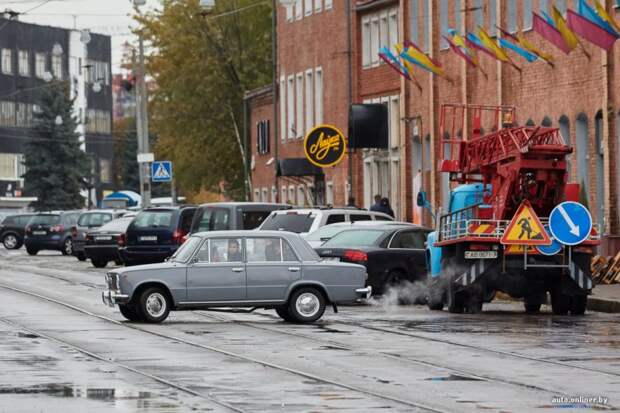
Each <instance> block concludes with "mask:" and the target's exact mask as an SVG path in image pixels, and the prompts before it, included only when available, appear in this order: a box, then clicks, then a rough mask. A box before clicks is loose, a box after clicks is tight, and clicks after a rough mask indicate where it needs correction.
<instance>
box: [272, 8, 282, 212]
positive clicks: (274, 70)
mask: <svg viewBox="0 0 620 413" xmlns="http://www.w3.org/2000/svg"><path fill="white" fill-rule="evenodd" d="M277 27H278V3H277V1H276V0H273V1H272V4H271V96H272V99H273V102H272V104H273V105H272V108H273V117H272V119H273V128H272V130H273V146H274V158H275V162H274V174H273V176H274V183H275V187H276V198H275V202H280V201H281V199H280V188H278V143H279V141H280V136H278V135H279V134H280V133H281V131H280V124H279V122H280V118H279V117H278V115H279V113H278V100H279V96H280V92H281V91H280V90H278V37H277V35H278V33H277Z"/></svg>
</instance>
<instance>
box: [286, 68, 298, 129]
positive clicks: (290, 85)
mask: <svg viewBox="0 0 620 413" xmlns="http://www.w3.org/2000/svg"><path fill="white" fill-rule="evenodd" d="M286 87H287V89H286V93H287V96H286V106H287V119H286V120H287V122H286V128H287V129H286V136H288V138H289V139H293V138H294V137H295V132H296V129H295V76H293V75H289V76H288V78H287V83H286Z"/></svg>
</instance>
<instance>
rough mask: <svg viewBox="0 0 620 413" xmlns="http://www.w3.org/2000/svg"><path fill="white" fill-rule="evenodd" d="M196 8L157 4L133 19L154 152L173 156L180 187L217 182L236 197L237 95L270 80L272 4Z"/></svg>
mask: <svg viewBox="0 0 620 413" xmlns="http://www.w3.org/2000/svg"><path fill="white" fill-rule="evenodd" d="M201 11H202V10H201V9H200V7H199V5H198V1H197V0H177V1H174V2H172V1H164V2H163V8H162V9H161V10H159V11H156V12H153V13H151V14H147V15H144V16H141V17H137V20H138V21H139V22H140V23H141V25H142V35H143V36H144V38H145V40H146V41H147V43H148V44H149V45H150V46H151V50H152V53H151V54H150V56H149V57H148V61H147V71H148V73H149V74H150V75H151V76H152V77H153V78H154V80H155V84H156V85H157V87H156V89H155V90H154V91H153V93H152V95H151V97H150V107H149V109H150V110H149V112H150V114H151V119H150V125H152V127H153V130H154V131H155V133H156V134H157V136H158V140H157V144H156V146H155V150H156V153H157V157H158V158H159V159H170V160H171V161H173V163H174V168H175V180H176V182H177V185H178V186H179V187H180V188H181V190H183V191H185V192H193V193H197V192H200V191H201V190H205V189H206V190H208V191H219V188H220V184H222V183H224V184H223V185H222V186H223V188H224V191H225V193H226V194H225V195H226V196H227V197H228V198H232V199H241V198H242V196H243V193H244V170H243V163H242V157H241V154H240V150H239V142H240V140H241V137H240V136H239V131H242V130H243V126H242V125H243V94H244V92H245V91H246V90H250V89H254V88H257V87H259V86H264V85H265V84H268V83H270V82H271V2H264V3H257V2H256V1H255V0H229V1H218V2H216V8H215V9H214V10H213V12H212V13H211V15H210V16H206V17H203V16H201V14H200V13H201ZM227 12H232V13H227Z"/></svg>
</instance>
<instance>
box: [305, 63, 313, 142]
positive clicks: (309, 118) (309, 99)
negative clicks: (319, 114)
mask: <svg viewBox="0 0 620 413" xmlns="http://www.w3.org/2000/svg"><path fill="white" fill-rule="evenodd" d="M313 127H314V82H313V72H312V69H310V70H307V71H306V132H308V131H309V130H310V129H312V128H313Z"/></svg>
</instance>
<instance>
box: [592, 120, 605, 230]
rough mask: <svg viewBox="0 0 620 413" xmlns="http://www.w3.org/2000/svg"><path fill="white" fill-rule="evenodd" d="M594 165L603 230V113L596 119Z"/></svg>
mask: <svg viewBox="0 0 620 413" xmlns="http://www.w3.org/2000/svg"><path fill="white" fill-rule="evenodd" d="M594 149H595V151H596V152H595V154H594V163H595V165H596V200H595V202H594V205H593V207H594V208H595V209H596V211H597V215H598V223H599V225H600V226H601V229H602V228H604V223H605V221H604V220H605V186H604V179H605V178H604V172H603V171H604V166H603V164H604V156H605V155H604V153H605V152H604V151H605V148H604V147H603V112H602V111H600V110H599V111H598V112H596V116H595V117H594Z"/></svg>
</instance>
